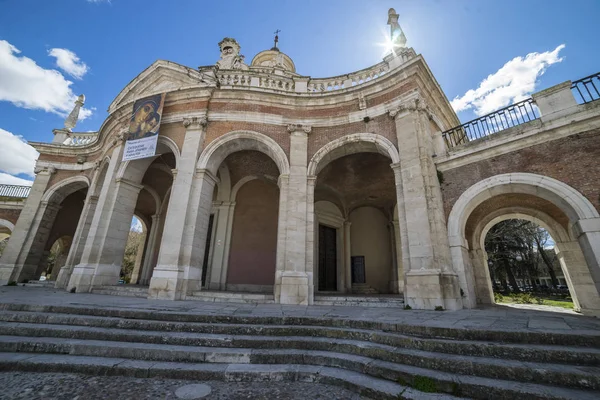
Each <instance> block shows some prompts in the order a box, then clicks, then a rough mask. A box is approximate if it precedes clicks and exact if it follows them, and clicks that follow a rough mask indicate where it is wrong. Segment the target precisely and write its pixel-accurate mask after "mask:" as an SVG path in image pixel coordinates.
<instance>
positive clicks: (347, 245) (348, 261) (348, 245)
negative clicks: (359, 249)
mask: <svg viewBox="0 0 600 400" xmlns="http://www.w3.org/2000/svg"><path fill="white" fill-rule="evenodd" d="M351 225H352V222H350V221H345V222H344V268H345V271H346V293H352V242H351V241H350V226H351Z"/></svg>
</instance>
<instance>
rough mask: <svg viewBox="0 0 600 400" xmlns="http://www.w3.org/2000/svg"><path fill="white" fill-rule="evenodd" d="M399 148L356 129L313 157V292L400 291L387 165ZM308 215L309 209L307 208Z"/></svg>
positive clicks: (392, 194) (392, 183) (392, 188)
mask: <svg viewBox="0 0 600 400" xmlns="http://www.w3.org/2000/svg"><path fill="white" fill-rule="evenodd" d="M397 162H398V153H397V151H396V149H395V147H394V145H393V144H392V143H391V142H389V141H388V140H387V139H385V138H383V137H381V136H378V135H374V134H355V135H349V136H346V137H344V138H342V139H338V140H336V141H333V142H331V143H329V144H327V145H326V146H324V147H323V148H321V149H320V150H319V151H317V153H315V155H314V156H313V157H312V159H311V161H310V164H309V167H308V173H309V176H312V177H313V179H314V180H313V182H314V185H312V187H309V188H311V189H312V190H314V192H313V194H312V196H310V195H309V198H311V197H312V198H313V199H314V202H313V203H312V204H310V206H312V207H313V211H314V220H313V221H312V224H311V225H312V226H311V228H309V231H310V232H309V235H314V243H315V245H314V249H313V252H312V260H314V261H313V271H314V276H315V292H317V293H318V292H321V293H328V292H338V293H355V294H372V295H376V294H389V293H401V292H402V291H403V284H401V282H403V276H402V275H403V273H402V267H401V257H398V254H397V251H398V249H400V244H399V241H400V238H399V235H398V234H397V231H396V230H395V229H394V223H393V221H395V220H396V221H397V218H396V217H395V205H396V202H397V200H396V199H397V194H396V184H395V177H394V172H393V170H392V168H391V167H390V164H392V163H397ZM309 215H311V213H310V212H309Z"/></svg>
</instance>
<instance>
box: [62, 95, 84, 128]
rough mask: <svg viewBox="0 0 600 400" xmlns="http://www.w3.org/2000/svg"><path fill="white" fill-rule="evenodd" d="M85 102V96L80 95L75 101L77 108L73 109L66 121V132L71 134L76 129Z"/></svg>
mask: <svg viewBox="0 0 600 400" xmlns="http://www.w3.org/2000/svg"><path fill="white" fill-rule="evenodd" d="M84 102H85V96H84V95H82V94H80V95H79V96H78V97H77V100H76V101H75V107H73V111H71V113H70V114H69V116H68V117H67V119H66V120H65V130H67V131H69V132H71V131H72V130H73V128H75V125H77V119H78V118H79V110H80V109H81V107H82V106H83V104H84Z"/></svg>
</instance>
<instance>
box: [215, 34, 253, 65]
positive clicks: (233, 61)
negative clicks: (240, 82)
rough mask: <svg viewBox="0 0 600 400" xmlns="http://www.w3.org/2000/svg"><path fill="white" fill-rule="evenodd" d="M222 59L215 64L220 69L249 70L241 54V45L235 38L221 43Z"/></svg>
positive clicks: (226, 39)
mask: <svg viewBox="0 0 600 400" xmlns="http://www.w3.org/2000/svg"><path fill="white" fill-rule="evenodd" d="M219 48H220V49H221V59H220V60H219V61H217V63H216V64H215V65H216V66H217V68H219V69H238V70H244V71H245V70H247V69H248V66H247V65H246V63H245V62H244V56H243V55H241V54H240V45H239V43H238V42H237V40H235V39H233V38H225V39H223V40H221V41H220V42H219Z"/></svg>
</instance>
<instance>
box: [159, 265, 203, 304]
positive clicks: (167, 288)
mask: <svg viewBox="0 0 600 400" xmlns="http://www.w3.org/2000/svg"><path fill="white" fill-rule="evenodd" d="M181 269H184V271H181ZM186 271H187V272H186ZM183 276H188V277H189V278H187V279H186V278H184V277H183ZM201 289H202V271H201V270H200V271H198V268H193V267H189V266H188V267H185V268H184V267H180V266H169V267H161V266H160V265H157V266H156V268H154V273H153V275H152V278H151V279H150V287H149V288H148V298H149V299H157V300H185V298H186V296H187V295H191V294H192V293H194V292H197V291H200V290H201Z"/></svg>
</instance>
